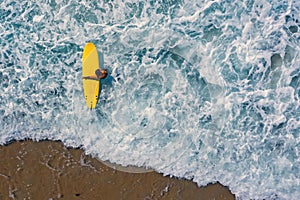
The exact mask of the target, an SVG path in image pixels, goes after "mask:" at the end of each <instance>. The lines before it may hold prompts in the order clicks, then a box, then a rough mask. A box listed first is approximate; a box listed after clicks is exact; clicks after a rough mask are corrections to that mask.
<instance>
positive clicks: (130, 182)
mask: <svg viewBox="0 0 300 200" xmlns="http://www.w3.org/2000/svg"><path fill="white" fill-rule="evenodd" d="M0 158H1V160H0V182H1V183H2V184H0V200H2V199H52V200H54V199H107V198H108V197H109V199H190V200H193V199H220V200H221V199H235V195H233V194H232V193H231V192H230V190H229V189H228V188H227V187H225V186H223V185H221V184H219V183H216V184H209V185H207V186H205V187H198V186H197V184H196V183H194V182H192V181H189V180H186V179H179V178H176V177H172V178H171V177H170V176H163V175H162V174H160V173H157V172H155V171H154V170H152V169H144V168H139V167H134V166H130V167H123V166H120V165H115V164H112V163H109V162H106V161H105V162H103V161H99V160H98V159H96V158H92V157H91V156H89V155H85V153H84V150H82V149H80V148H69V147H65V146H64V145H63V143H62V142H60V141H49V140H43V141H39V142H35V141H32V140H23V141H11V142H9V143H7V144H5V145H0Z"/></svg>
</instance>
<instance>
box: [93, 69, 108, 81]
mask: <svg viewBox="0 0 300 200" xmlns="http://www.w3.org/2000/svg"><path fill="white" fill-rule="evenodd" d="M95 74H96V76H97V77H98V78H100V79H102V78H105V77H106V76H107V70H106V69H97V70H96V71H95Z"/></svg>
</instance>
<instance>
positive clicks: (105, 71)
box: [101, 69, 107, 78]
mask: <svg viewBox="0 0 300 200" xmlns="http://www.w3.org/2000/svg"><path fill="white" fill-rule="evenodd" d="M106 76H107V70H106V69H101V78H105V77H106Z"/></svg>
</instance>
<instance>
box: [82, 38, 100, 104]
mask: <svg viewBox="0 0 300 200" xmlns="http://www.w3.org/2000/svg"><path fill="white" fill-rule="evenodd" d="M97 69H99V58H98V51H97V48H96V46H95V45H94V44H93V43H87V44H86V45H85V47H84V50H83V55H82V84H83V93H84V97H85V101H86V105H87V107H88V108H89V109H94V108H95V107H96V105H97V102H98V96H99V92H100V80H96V79H87V78H84V77H90V76H95V71H96V70H97Z"/></svg>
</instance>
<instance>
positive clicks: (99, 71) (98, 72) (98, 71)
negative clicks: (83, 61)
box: [95, 69, 102, 77]
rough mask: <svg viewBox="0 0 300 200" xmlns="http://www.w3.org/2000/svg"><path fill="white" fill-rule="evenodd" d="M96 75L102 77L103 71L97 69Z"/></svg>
mask: <svg viewBox="0 0 300 200" xmlns="http://www.w3.org/2000/svg"><path fill="white" fill-rule="evenodd" d="M95 74H96V75H97V77H100V76H101V74H102V73H101V70H100V69H97V70H96V71H95Z"/></svg>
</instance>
